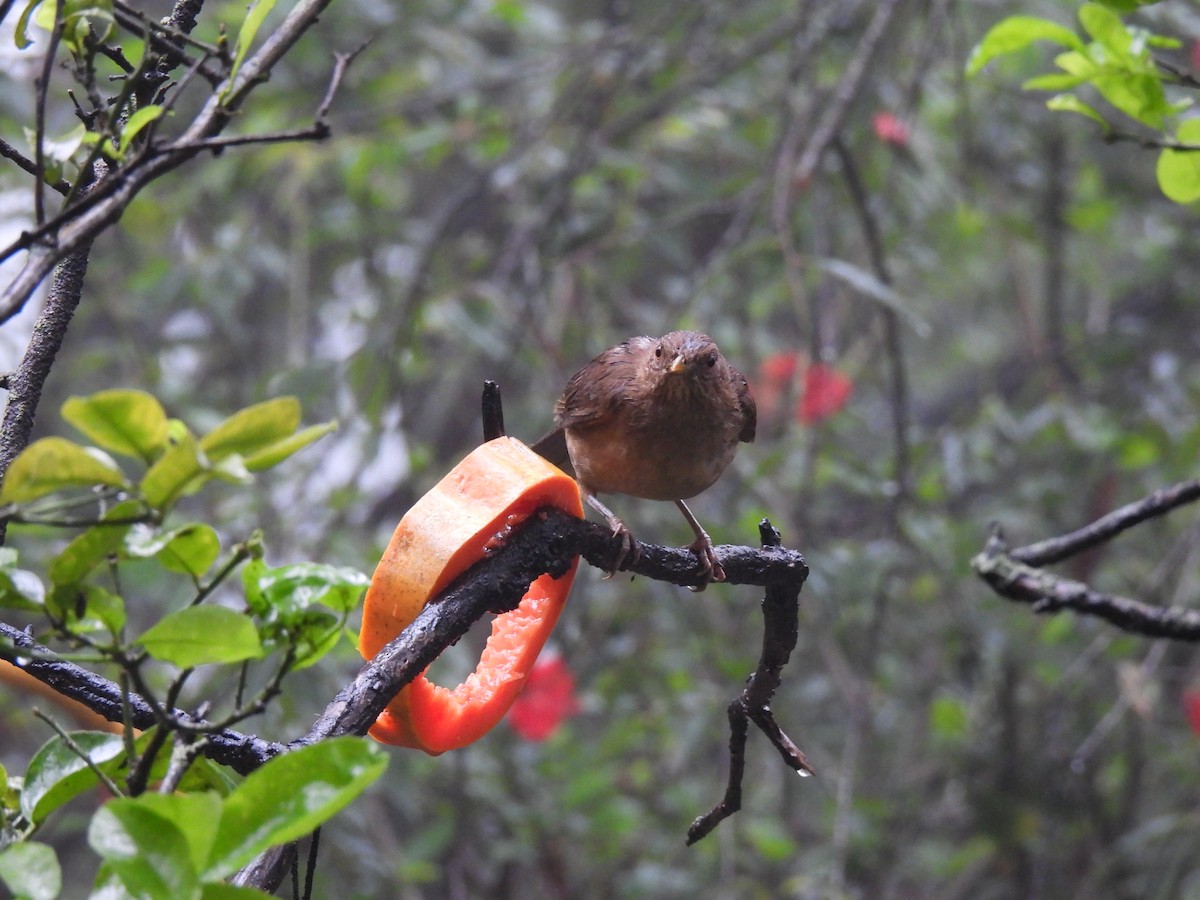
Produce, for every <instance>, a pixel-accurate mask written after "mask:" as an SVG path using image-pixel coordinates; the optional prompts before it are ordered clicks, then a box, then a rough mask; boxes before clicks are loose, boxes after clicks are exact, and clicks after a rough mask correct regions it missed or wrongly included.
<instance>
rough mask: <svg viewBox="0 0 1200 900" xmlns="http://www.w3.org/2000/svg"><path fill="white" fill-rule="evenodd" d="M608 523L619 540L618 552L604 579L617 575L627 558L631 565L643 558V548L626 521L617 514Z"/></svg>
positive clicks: (615, 538)
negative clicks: (634, 537)
mask: <svg viewBox="0 0 1200 900" xmlns="http://www.w3.org/2000/svg"><path fill="white" fill-rule="evenodd" d="M608 524H609V525H611V526H612V530H613V532H612V533H613V539H614V540H616V541H617V554H616V556H615V557H613V563H612V567H611V568H610V569H609V570H608V571H607V572H606V573H605V574H604V577H603V580H604V581H607V580H608V579H610V578H612V577H613V576H614V575H616V574H617V572H619V571H620V570H621V564H622V563H624V562H625V560H626V559H627V558H628V559H629V562H630V564H631V565H632V564H633V563H636V562H637V561H638V560H639V559H641V558H642V548H641V547H639V546H638V543H637V541H635V540H634V539H633V532H632V531H630V530H629V528H628V527H627V526H626V525H625V523H624V522H622V521H621V520H620V519H618V518H617V517H616V516H613V517H612V521H610V522H609V523H608Z"/></svg>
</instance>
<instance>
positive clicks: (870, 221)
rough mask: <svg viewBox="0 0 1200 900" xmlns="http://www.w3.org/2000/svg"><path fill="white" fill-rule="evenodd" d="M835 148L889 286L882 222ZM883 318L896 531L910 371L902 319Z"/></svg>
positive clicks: (854, 169)
mask: <svg viewBox="0 0 1200 900" xmlns="http://www.w3.org/2000/svg"><path fill="white" fill-rule="evenodd" d="M833 149H834V152H836V153H837V156H838V160H839V161H840V162H841V166H842V176H843V178H844V179H845V182H846V187H847V189H848V190H849V191H850V198H851V200H852V201H853V203H854V210H855V212H856V213H857V214H858V220H859V223H860V225H861V226H862V232H863V238H864V240H865V241H866V244H867V255H868V256H869V257H870V259H871V268H872V269H873V270H874V272H875V277H876V278H878V279H879V280H880V282H882V283H883V284H885V285H888V286H889V287H890V286H891V285H892V272H891V268H890V267H889V266H888V261H887V251H886V250H885V249H884V244H883V233H882V230H881V229H880V227H879V220H878V218H877V217H876V216H875V213H874V211H873V210H872V209H871V202H870V198H869V197H868V196H867V189H866V186H865V185H864V184H863V181H862V178H861V177H860V175H859V172H858V165H857V163H856V162H855V160H854V156H853V155H852V154H851V153H850V150H849V149H848V148H847V146H846V144H845V142H844V141H843V140H842V139H841V138H840V137H837V138H835V139H834V141H833ZM881 315H882V316H883V328H884V348H885V349H886V351H887V359H888V371H889V376H890V377H889V379H888V380H889V382H890V383H889V387H890V388H891V398H890V399H891V402H890V403H889V404H888V405H889V407H890V408H891V412H892V444H893V446H894V448H895V454H896V465H895V469H894V471H893V478H894V481H895V484H896V490H895V492H894V493H893V494H892V497H891V502H890V503H889V505H888V509H889V513H890V521H891V525H892V527H893V529H894V528H895V527H896V523H897V520H898V519H897V517H898V515H899V510H900V505H901V504H902V503H903V502H904V501H905V500H906V499H907V498H908V496H909V493H910V487H911V486H910V484H909V481H910V474H909V470H910V463H909V460H910V458H911V456H912V452H911V448H910V445H909V424H910V422H909V418H910V414H909V405H910V404H909V397H908V372H907V369H906V367H905V364H904V347H903V343H902V341H901V337H900V317H899V316H898V315H897V313H896V311H895V310H893V309H889V308H888V307H886V306H885V307H883V309H882V311H881Z"/></svg>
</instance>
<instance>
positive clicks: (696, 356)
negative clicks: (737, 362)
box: [533, 331, 756, 584]
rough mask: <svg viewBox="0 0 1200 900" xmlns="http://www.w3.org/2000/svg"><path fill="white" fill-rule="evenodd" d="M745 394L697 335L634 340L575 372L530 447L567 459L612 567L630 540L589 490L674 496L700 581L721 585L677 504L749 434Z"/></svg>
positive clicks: (700, 533)
mask: <svg viewBox="0 0 1200 900" xmlns="http://www.w3.org/2000/svg"><path fill="white" fill-rule="evenodd" d="M755 421H756V417H755V408H754V398H753V397H752V396H751V395H750V386H749V384H747V383H746V379H745V378H744V377H743V376H742V373H741V372H739V371H738V370H737V369H735V368H734V367H733V366H732V365H730V364H729V362H727V361H726V359H725V357H723V356H722V355H721V351H720V350H718V349H717V345H716V343H714V341H713V339H712V338H710V337H709V336H708V335H706V334H701V333H700V332H698V331H672V332H671V333H670V334H667V335H664V336H663V337H661V338H652V337H644V336H643V337H633V338H630V339H629V340H627V341H623V342H621V343H620V344H617V346H615V347H611V348H610V349H608V350H605V351H604V352H603V353H601V354H600V355H599V356H597V357H596V358H595V359H593V360H592V361H591V362H590V363H588V364H587V365H586V366H584V367H583V368H582V369H580V370H579V371H578V372H576V373H575V374H574V375H573V376H572V377H571V380H570V381H568V382H567V387H566V389H565V390H564V391H563V394H562V397H560V398H559V400H558V403H557V404H556V405H555V407H554V424H555V426H556V427H555V428H554V430H553V431H551V432H550V433H549V434H547V435H546V436H545V437H543V438H542V439H541V440H540V441H538V442H537V443H536V444H534V445H533V449H534V450H535V451H536V452H538V453H540V454H541V455H542V456H544V457H545V458H546V459H548V460H550V461H551V462H553V463H555V464H557V465H560V466H565V464H566V463H567V461H568V458H569V460H570V463H571V466H572V468H573V469H574V471H575V478H576V480H577V481H578V482H579V487H580V489H581V490H582V492H583V496H584V498H585V499H586V500H587V502H588V505H590V506H591V507H592V508H593V509H595V510H596V511H598V512H599V513H600V514H601V515H603V516H604V518H605V519H606V520H607V522H608V524H609V527H611V528H612V530H613V535H614V536H617V537H619V538H620V540H621V546H620V548H619V549H618V551H617V557H616V560H615V561H614V563H613V568H612V572H610V573H609V574H610V575H611V574H612V573H613V572H616V571H617V569H619V568H620V566H621V563H622V562H623V561H624V559H625V557H626V556H628V555H629V553H630V552H631V551H633V550H634V549H635V546H634V543H633V536H632V535H631V534H630V532H629V529H628V528H627V527H626V526H625V523H624V522H622V521H621V520H620V519H619V518H617V516H616V515H614V514H613V512H612V510H610V509H609V508H608V507H607V506H605V505H604V504H603V503H601V502H600V500H599V499H598V498H597V497H596V495H597V494H602V493H609V494H628V495H629V496H631V497H642V498H645V499H647V500H673V501H675V505H676V506H678V507H679V509H680V511H681V512H682V513H683V516H684V518H685V519H687V521H688V524H689V525H691V526H692V530H693V531H694V532H695V533H696V540H695V543H693V544H692V545H691V549H692V550H693V551H694V552H695V554H696V556H697V557H699V559H700V571H701V573H702V574H703V575H704V576H705V579H706V580H705V584H707V583H708V582H709V581H724V580H725V570H724V569H723V568H722V567H721V564H720V563H719V562H718V561H717V556H716V552H715V551H714V549H713V543H712V539H711V538H710V537H709V536H708V533H707V532H706V531H705V530H704V529H703V528H702V527H701V526H700V523H699V522H698V521H697V520H696V517H695V516H694V515H692V511H691V510H690V509H688V507H687V504H686V503H684V502H683V501H684V500H686V499H688V498H689V497H694V496H696V495H697V494H699V493H700V492H701V491H703V490H705V489H706V488H707V487H709V486H710V485H711V484H712V483H713V482H714V481H716V480H717V478H719V477H720V475H721V473H722V472H723V471H725V467H726V466H728V465H729V463H730V461H731V460H732V459H733V457H734V454H735V453H737V445H738V442H740V441H752V440H754V428H755Z"/></svg>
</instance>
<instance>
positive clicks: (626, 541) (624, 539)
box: [583, 488, 642, 578]
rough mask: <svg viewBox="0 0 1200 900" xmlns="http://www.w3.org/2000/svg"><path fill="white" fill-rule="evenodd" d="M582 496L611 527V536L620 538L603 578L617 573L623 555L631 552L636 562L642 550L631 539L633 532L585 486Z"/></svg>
mask: <svg viewBox="0 0 1200 900" xmlns="http://www.w3.org/2000/svg"><path fill="white" fill-rule="evenodd" d="M583 496H584V499H585V500H587V503H588V506H590V507H591V508H592V509H594V510H596V512H598V513H600V515H602V516H604V519H605V521H606V522H608V527H609V528H611V529H612V533H613V537H615V538H618V539H619V540H620V546H618V547H617V556H616V558H615V559H614V560H613V564H612V568H611V569H609V570H608V574H607V575H605V576H604V577H605V578H612V577H613V576H614V575H616V574H617V570H619V569H620V568H621V563H623V562H624V561H625V557H627V556H630V555H631V554H632V557H633V558H632V560H631V562H637V561H638V557H640V556H641V555H642V551H641V550H640V549H639V548H638V545H637V544H635V543H634V541H633V532H631V531H630V530H629V528H628V527H627V526H626V525H625V523H624V522H622V521H621V520H620V519H618V518H617V515H616V513H614V512H613V511H612V510H611V509H609V508H608V507H607V506H605V505H604V504H603V503H601V502H600V500H599V499H598V498H597V497H596V495H595V494H593V493H592V492H591V491H589V490H588V489H587V488H584V489H583Z"/></svg>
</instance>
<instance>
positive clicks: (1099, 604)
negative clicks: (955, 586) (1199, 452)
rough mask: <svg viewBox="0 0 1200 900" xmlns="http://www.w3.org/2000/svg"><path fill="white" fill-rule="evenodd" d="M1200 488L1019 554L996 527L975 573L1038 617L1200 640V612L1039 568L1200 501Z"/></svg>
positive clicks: (1166, 493)
mask: <svg viewBox="0 0 1200 900" xmlns="http://www.w3.org/2000/svg"><path fill="white" fill-rule="evenodd" d="M1198 489H1200V485H1198V484H1197V483H1196V482H1186V483H1184V484H1180V485H1176V486H1175V487H1174V488H1167V489H1164V490H1161V491H1156V492H1155V493H1153V494H1151V495H1150V496H1149V497H1147V498H1145V499H1144V500H1140V501H1138V502H1137V503H1131V504H1129V505H1128V506H1125V507H1122V508H1121V509H1119V510H1116V511H1115V512H1112V513H1109V514H1108V515H1107V516H1104V517H1103V518H1100V519H1097V520H1096V521H1095V522H1093V523H1092V524H1091V525H1088V526H1087V527H1085V528H1081V529H1079V530H1078V531H1075V532H1072V533H1071V534H1067V535H1063V536H1061V537H1057V538H1052V539H1050V540H1046V541H1042V542H1040V543H1037V544H1031V545H1029V546H1027V547H1022V548H1020V549H1017V550H1011V551H1010V550H1009V549H1008V546H1007V545H1006V543H1005V541H1004V538H1003V536H1002V534H1001V533H1000V530H999V528H995V529H993V532H992V534H991V536H990V537H989V538H988V541H987V544H986V546H985V547H984V550H983V552H982V553H980V554H978V555H977V556H976V557H975V558H974V559H973V560H971V568H973V569H974V570H975V574H977V575H978V576H979V577H980V578H982V579H983V580H984V581H985V582H986V583H987V585H988V586H989V587H990V588H991V589H992V590H993V591H995V592H996V593H997V594H999V595H1000V596H1001V597H1005V598H1007V599H1009V600H1015V601H1017V602H1020V603H1028V604H1030V605H1031V606H1032V607H1033V611H1034V612H1038V613H1056V612H1059V611H1061V610H1071V611H1073V612H1077V613H1081V614H1083V615H1089V616H1095V617H1096V618H1099V619H1103V620H1104V621H1106V622H1109V623H1111V624H1113V625H1116V626H1117V627H1118V628H1120V629H1122V630H1123V631H1128V632H1130V633H1132V634H1141V635H1145V636H1147V637H1154V638H1171V639H1173V640H1180V641H1200V610H1195V609H1185V608H1180V607H1164V606H1155V605H1153V604H1150V603H1145V602H1143V601H1141V600H1134V599H1131V598H1129V597H1121V596H1117V595H1114V594H1105V593H1101V592H1100V591H1096V590H1093V589H1092V588H1091V586H1090V585H1088V584H1085V583H1084V582H1082V581H1075V580H1074V579H1070V578H1064V577H1061V576H1059V575H1055V574H1054V573H1052V572H1047V571H1045V570H1044V569H1041V568H1039V566H1040V565H1045V564H1048V563H1051V562H1057V561H1059V560H1062V559H1066V558H1067V557H1069V556H1073V555H1075V554H1077V553H1081V552H1083V551H1084V550H1087V549H1089V548H1091V547H1094V546H1096V545H1097V544H1100V543H1103V542H1104V541H1107V540H1109V539H1111V538H1112V537H1114V536H1116V535H1117V534H1119V533H1120V532H1122V531H1124V530H1125V529H1127V528H1131V527H1133V526H1134V525H1137V524H1139V523H1140V522H1144V521H1146V520H1147V519H1149V518H1152V517H1154V516H1159V515H1163V514H1164V513H1166V512H1168V511H1169V510H1171V509H1174V508H1175V507H1176V506H1179V505H1181V504H1182V503H1186V502H1190V501H1191V500H1194V499H1196V496H1197V493H1198Z"/></svg>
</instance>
